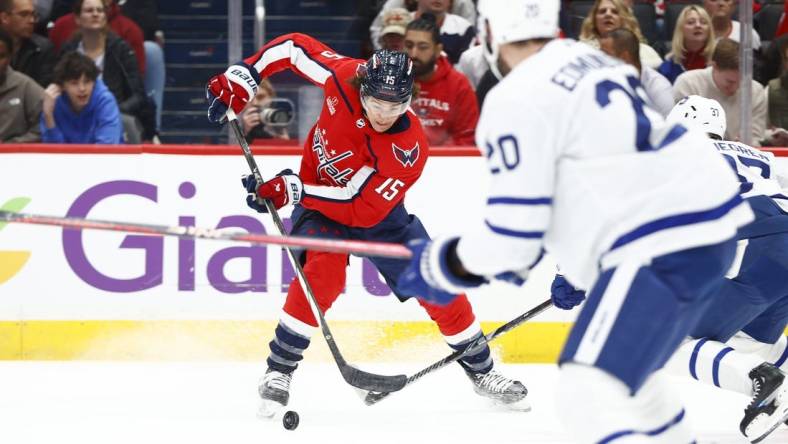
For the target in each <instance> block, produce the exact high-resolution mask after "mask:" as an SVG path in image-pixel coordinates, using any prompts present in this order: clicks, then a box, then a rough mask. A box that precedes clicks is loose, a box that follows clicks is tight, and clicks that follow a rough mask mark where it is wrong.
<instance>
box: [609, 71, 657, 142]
mask: <svg viewBox="0 0 788 444" xmlns="http://www.w3.org/2000/svg"><path fill="white" fill-rule="evenodd" d="M627 83H629V87H630V88H631V89H628V88H627V87H625V86H623V85H621V84H620V83H616V82H614V81H612V80H603V81H601V82H599V83H597V84H596V101H597V103H598V104H599V106H601V107H602V108H604V107H606V106H608V105H609V104H610V94H611V93H612V92H613V91H621V92H622V93H624V94H625V95H626V96H627V97H629V101H630V102H632V109H633V110H634V111H635V123H636V130H635V145H636V146H637V149H638V151H653V150H654V147H653V146H651V142H649V136H650V135H651V121H650V120H648V117H646V114H645V112H643V107H644V105H645V104H644V103H643V99H641V98H640V96H639V95H638V93H637V89H638V88H641V86H640V81H639V80H638V79H637V78H635V77H634V76H627Z"/></svg>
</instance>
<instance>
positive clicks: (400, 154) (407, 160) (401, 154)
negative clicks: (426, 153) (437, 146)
mask: <svg viewBox="0 0 788 444" xmlns="http://www.w3.org/2000/svg"><path fill="white" fill-rule="evenodd" d="M391 151H392V152H393V153H394V158H395V159H397V160H398V161H399V163H401V164H402V166H403V167H412V166H414V165H416V161H418V160H419V153H420V151H421V150H420V148H419V142H416V145H414V146H412V147H410V148H402V147H399V146H397V144H396V143H394V142H392V143H391Z"/></svg>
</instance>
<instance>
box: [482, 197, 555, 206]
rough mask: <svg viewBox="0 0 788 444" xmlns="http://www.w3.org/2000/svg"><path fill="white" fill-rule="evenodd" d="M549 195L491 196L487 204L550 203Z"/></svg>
mask: <svg viewBox="0 0 788 444" xmlns="http://www.w3.org/2000/svg"><path fill="white" fill-rule="evenodd" d="M552 203H553V199H552V198H550V197H506V196H500V197H491V198H489V199H487V205H552Z"/></svg>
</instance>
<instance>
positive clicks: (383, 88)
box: [361, 49, 413, 103]
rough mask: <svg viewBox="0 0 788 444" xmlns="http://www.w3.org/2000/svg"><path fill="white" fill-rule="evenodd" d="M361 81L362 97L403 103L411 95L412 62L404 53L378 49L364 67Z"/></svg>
mask: <svg viewBox="0 0 788 444" xmlns="http://www.w3.org/2000/svg"><path fill="white" fill-rule="evenodd" d="M365 68H366V69H365V71H366V74H365V75H364V77H363V78H362V81H361V94H362V96H364V95H366V96H371V97H374V98H376V99H380V100H385V101H387V102H396V103H403V102H407V101H408V100H410V98H411V95H412V94H413V62H412V61H411V60H410V57H408V55H407V54H405V53H404V52H397V51H389V50H388V49H380V50H377V51H375V53H374V54H373V55H372V57H370V58H369V60H367V63H366V65H365Z"/></svg>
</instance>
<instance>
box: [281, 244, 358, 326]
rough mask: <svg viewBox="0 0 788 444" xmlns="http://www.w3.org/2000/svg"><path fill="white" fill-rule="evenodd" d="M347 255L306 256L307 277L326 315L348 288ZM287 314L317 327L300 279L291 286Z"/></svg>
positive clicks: (313, 254)
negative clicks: (346, 274)
mask: <svg viewBox="0 0 788 444" xmlns="http://www.w3.org/2000/svg"><path fill="white" fill-rule="evenodd" d="M346 267H347V255H346V254H336V253H323V252H315V251H310V252H308V253H307V259H306V265H304V275H305V276H306V279H307V281H308V282H309V285H310V286H311V287H312V291H313V292H314V295H315V299H317V305H318V306H319V307H320V309H321V310H323V313H325V312H326V311H328V309H329V308H331V304H333V303H334V301H335V300H336V299H337V297H339V294H340V293H341V292H342V290H343V289H344V288H345V268H346ZM283 310H284V311H285V313H287V314H289V315H290V316H292V317H294V318H296V319H298V320H300V321H302V322H304V323H306V324H309V325H312V326H315V327H316V326H317V320H316V319H315V316H314V315H313V314H312V309H311V308H310V307H309V302H307V300H306V296H305V295H304V290H303V289H302V288H301V283H300V282H299V281H298V277H296V278H294V279H293V282H291V283H290V289H289V290H288V291H287V299H286V300H285V306H284V308H283Z"/></svg>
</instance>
